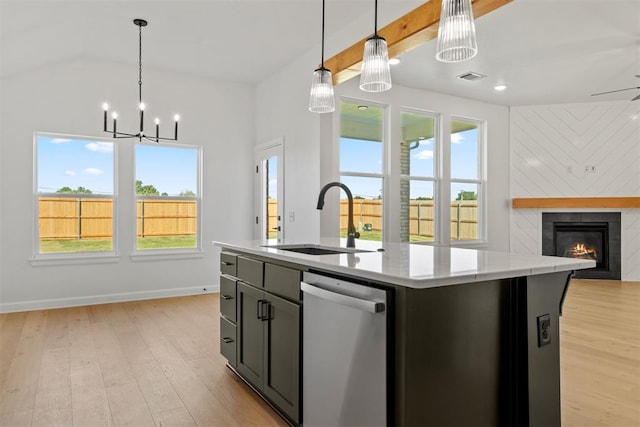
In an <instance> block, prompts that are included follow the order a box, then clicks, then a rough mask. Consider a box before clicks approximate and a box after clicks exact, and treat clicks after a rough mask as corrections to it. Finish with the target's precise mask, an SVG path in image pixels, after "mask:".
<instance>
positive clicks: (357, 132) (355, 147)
mask: <svg viewBox="0 0 640 427" xmlns="http://www.w3.org/2000/svg"><path fill="white" fill-rule="evenodd" d="M340 105H341V107H340V170H341V171H343V172H364V173H381V172H382V117H383V109H382V108H380V107H375V106H366V105H359V104H355V103H350V102H344V101H343V102H341V104H340Z"/></svg>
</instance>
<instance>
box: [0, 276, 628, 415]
mask: <svg viewBox="0 0 640 427" xmlns="http://www.w3.org/2000/svg"><path fill="white" fill-rule="evenodd" d="M218 313H219V299H218V295H217V294H212V295H200V296H193V297H182V298H168V299H162V300H151V301H139V302H128V303H118V304H104V305H95V306H87V307H75V308H67V309H57V310H41V311H32V312H27V313H12V314H3V315H0V425H1V426H12V427H13V426H72V425H74V426H98V425H107V426H109V425H115V426H120V425H123V426H124V425H129V426H146V425H157V426H182V425H185V426H196V425H197V426H284V425H286V423H285V422H284V421H283V420H282V419H281V418H280V417H278V415H276V414H275V413H274V412H273V411H272V410H271V408H269V407H268V406H267V405H266V404H265V403H264V402H262V400H260V399H259V398H258V397H257V396H256V395H255V394H254V393H253V391H251V390H250V389H249V388H248V387H247V386H246V385H245V384H244V383H243V382H242V381H240V380H239V379H238V378H237V377H236V376H235V375H233V374H232V373H231V372H230V371H229V370H228V369H227V368H226V367H225V360H224V359H223V358H222V357H221V356H220V355H219V350H218V343H219V324H218ZM560 328H561V334H562V337H561V367H562V417H563V425H564V426H621V427H622V426H640V283H639V282H618V281H592V280H574V281H573V282H572V284H571V287H570V290H569V294H568V296H567V300H566V302H565V310H564V316H563V317H562V318H561V324H560Z"/></svg>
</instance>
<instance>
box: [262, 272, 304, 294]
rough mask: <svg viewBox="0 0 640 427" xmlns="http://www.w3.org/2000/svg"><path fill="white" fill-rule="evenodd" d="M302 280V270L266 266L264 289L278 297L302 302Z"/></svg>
mask: <svg viewBox="0 0 640 427" xmlns="http://www.w3.org/2000/svg"><path fill="white" fill-rule="evenodd" d="M300 280H302V272H301V271H300V270H296V269H293V268H288V267H281V266H279V265H274V264H265V266H264V288H265V290H267V291H269V292H272V293H274V294H276V295H280V296H282V297H285V298H288V299H291V300H294V301H300Z"/></svg>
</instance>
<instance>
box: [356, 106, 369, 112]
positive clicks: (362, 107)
mask: <svg viewBox="0 0 640 427" xmlns="http://www.w3.org/2000/svg"><path fill="white" fill-rule="evenodd" d="M367 108H369V107H368V106H366V105H358V110H360V111H364V110H366V109H367Z"/></svg>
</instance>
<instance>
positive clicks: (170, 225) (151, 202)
mask: <svg viewBox="0 0 640 427" xmlns="http://www.w3.org/2000/svg"><path fill="white" fill-rule="evenodd" d="M136 211H137V213H136V222H137V225H136V227H137V228H136V230H137V231H136V232H137V236H138V237H149V236H176V235H195V234H196V229H197V202H196V201H195V200H162V199H140V200H138V201H137V206H136ZM38 213H39V227H40V239H48V240H53V239H86V238H100V237H102V238H106V237H111V235H112V230H113V226H112V224H113V203H112V200H111V199H103V198H96V197H91V196H78V197H40V198H39V199H38Z"/></svg>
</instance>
